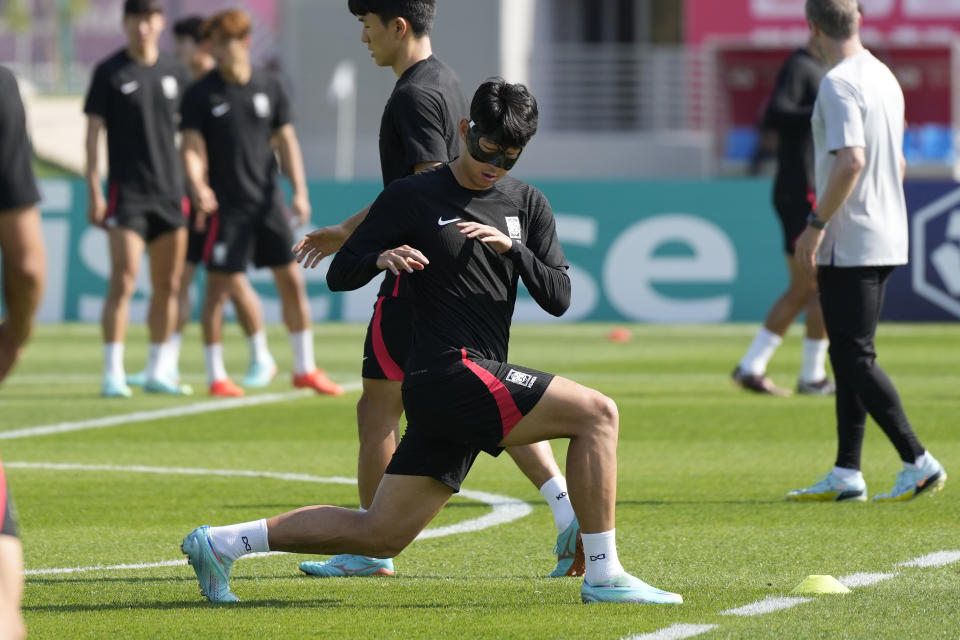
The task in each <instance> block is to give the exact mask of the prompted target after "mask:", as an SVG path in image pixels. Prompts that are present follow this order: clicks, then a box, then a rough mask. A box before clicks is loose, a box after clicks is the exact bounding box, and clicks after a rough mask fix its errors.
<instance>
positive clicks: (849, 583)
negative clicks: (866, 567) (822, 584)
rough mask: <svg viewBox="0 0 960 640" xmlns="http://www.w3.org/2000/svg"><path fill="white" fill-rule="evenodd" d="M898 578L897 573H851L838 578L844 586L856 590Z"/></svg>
mask: <svg viewBox="0 0 960 640" xmlns="http://www.w3.org/2000/svg"><path fill="white" fill-rule="evenodd" d="M896 577H897V574H896V573H851V574H850V575H848V576H842V577H840V578H838V580H839V582H840V584H842V585H843V586H845V587H848V588H850V589H854V588H856V587H868V586H870V585H872V584H877V583H878V582H883V581H884V580H889V579H890V578H896Z"/></svg>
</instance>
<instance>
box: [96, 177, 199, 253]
mask: <svg viewBox="0 0 960 640" xmlns="http://www.w3.org/2000/svg"><path fill="white" fill-rule="evenodd" d="M188 202H189V201H188V200H187V199H186V198H184V199H183V200H182V201H175V200H164V199H159V198H157V199H142V200H141V199H136V198H127V197H124V196H122V195H120V190H119V189H117V188H116V186H115V185H111V186H110V198H109V200H108V202H107V215H106V220H105V222H106V225H107V228H113V227H120V228H123V229H129V230H130V231H133V232H134V233H136V234H137V235H138V236H140V237H141V238H143V240H144V242H146V243H147V244H150V243H151V242H153V241H154V240H156V239H157V238H159V237H160V236H162V235H164V234H166V233H170V232H171V231H176V230H177V229H181V228H183V227H185V226H186V225H187V216H188V215H189V213H190V209H189V205H188Z"/></svg>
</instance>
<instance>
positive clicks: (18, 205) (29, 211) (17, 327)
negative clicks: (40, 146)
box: [0, 67, 45, 383]
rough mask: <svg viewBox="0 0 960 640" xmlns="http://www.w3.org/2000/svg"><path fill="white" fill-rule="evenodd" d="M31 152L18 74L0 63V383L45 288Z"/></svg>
mask: <svg viewBox="0 0 960 640" xmlns="http://www.w3.org/2000/svg"><path fill="white" fill-rule="evenodd" d="M31 157H32V150H31V148H30V141H29V139H28V138H27V124H26V116H25V114H24V111H23V102H22V101H21V100H20V89H19V87H18V86H17V80H16V78H15V77H14V76H13V74H12V73H10V71H9V70H8V69H7V68H6V67H0V255H2V256H3V303H4V304H3V308H4V309H5V311H6V317H5V318H3V319H2V322H0V383H2V382H3V379H4V378H5V377H6V376H7V374H8V373H9V372H10V370H11V369H12V368H13V365H14V364H15V363H16V361H17V359H18V358H19V356H20V352H21V350H22V348H23V345H24V344H26V342H27V338H29V337H30V332H31V331H32V330H33V314H34V313H35V312H36V310H37V306H38V305H39V304H40V295H41V293H42V290H43V276H44V265H45V262H44V249H43V229H42V226H41V223H40V211H39V210H38V209H37V203H38V202H39V201H40V193H39V192H38V191H37V182H36V180H35V179H34V175H33V167H32V165H31Z"/></svg>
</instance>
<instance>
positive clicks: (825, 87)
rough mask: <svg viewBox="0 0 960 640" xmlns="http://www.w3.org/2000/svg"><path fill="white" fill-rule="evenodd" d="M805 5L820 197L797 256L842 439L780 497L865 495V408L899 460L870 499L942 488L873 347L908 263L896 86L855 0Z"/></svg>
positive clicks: (942, 475) (816, 0)
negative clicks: (825, 347) (813, 64)
mask: <svg viewBox="0 0 960 640" xmlns="http://www.w3.org/2000/svg"><path fill="white" fill-rule="evenodd" d="M806 14H807V23H808V24H809V26H810V33H811V36H812V42H813V46H814V47H815V48H816V49H817V51H818V53H819V54H820V56H821V57H822V58H823V60H825V61H826V63H827V66H828V67H830V71H828V72H827V75H826V76H825V77H824V79H823V81H822V83H821V84H820V91H819V94H818V96H817V102H816V104H815V105H814V109H813V118H812V119H811V125H812V130H813V143H814V152H815V157H816V181H817V208H816V210H815V211H813V213H811V214H810V218H809V220H808V225H807V228H806V230H804V232H803V234H801V236H800V238H799V239H798V240H797V244H796V258H797V261H798V262H799V263H800V264H801V265H803V266H804V268H805V269H807V270H808V271H809V272H810V273H811V274H813V273H816V274H817V282H818V285H819V288H820V302H821V306H822V308H823V317H824V323H825V324H826V328H827V334H828V336H829V338H830V362H831V364H832V365H833V371H834V374H835V375H836V383H837V392H836V403H837V411H836V414H837V437H838V447H837V460H836V463H835V466H834V468H833V469H832V470H831V471H830V472H829V473H828V474H827V475H826V476H825V477H824V478H823V479H821V480H820V481H819V482H817V483H816V484H814V485H813V486H812V487H809V488H806V489H797V490H796V491H791V492H790V493H789V494H787V499H788V500H796V501H800V500H834V501H843V500H858V501H863V500H866V498H867V486H866V483H865V482H864V480H863V475H862V474H861V473H860V452H861V449H862V446H863V435H864V425H865V422H866V417H867V414H868V413H869V414H870V416H871V417H873V419H874V420H875V421H876V422H877V424H878V425H880V428H881V429H883V431H884V433H885V434H886V435H887V437H888V438H889V439H890V441H891V443H893V446H894V447H895V448H896V449H897V452H898V453H899V454H900V459H901V460H902V461H903V471H901V472H899V473H898V474H897V480H896V483H895V485H894V487H893V489H892V490H891V491H890V492H889V493H885V494H880V495H877V496H874V500H878V501H881V502H892V501H901V500H909V499H910V498H913V497H915V496H917V495H919V494H920V493H921V492H925V493H934V492H936V491H937V490H939V489H941V488H942V487H943V485H944V483H945V482H946V479H947V474H946V471H944V469H943V466H942V465H941V464H940V463H939V462H938V461H937V460H936V459H935V458H934V457H933V456H932V455H931V454H930V453H929V452H927V451H926V450H925V449H924V447H923V446H922V445H921V444H920V442H919V440H918V439H917V436H916V434H914V432H913V429H912V428H911V427H910V422H909V421H908V420H907V416H906V415H905V414H904V411H903V407H902V406H901V404H900V397H899V395H898V394H897V390H896V389H895V388H894V386H893V383H892V382H891V381H890V379H889V378H888V377H887V374H886V373H885V372H884V371H883V369H882V368H881V367H880V365H879V364H877V362H876V357H877V354H876V350H875V348H874V335H875V333H876V330H877V321H878V319H879V316H880V310H881V308H882V307H883V296H884V289H885V287H886V282H887V279H888V278H889V277H890V274H891V273H892V271H893V269H894V267H895V266H897V265H902V264H906V263H907V209H906V203H905V200H904V195H903V174H904V170H905V167H906V164H905V161H904V158H903V152H902V147H903V126H904V103H903V92H902V91H901V89H900V85H899V84H898V83H897V80H896V78H895V77H894V76H893V73H891V71H890V69H888V68H887V66H886V65H884V64H883V63H882V62H880V61H879V60H877V59H876V58H875V57H874V56H873V55H872V54H871V53H870V52H869V51H867V50H866V49H865V48H864V47H863V44H862V43H861V42H860V35H859V23H860V13H859V10H858V8H857V0H807V2H806Z"/></svg>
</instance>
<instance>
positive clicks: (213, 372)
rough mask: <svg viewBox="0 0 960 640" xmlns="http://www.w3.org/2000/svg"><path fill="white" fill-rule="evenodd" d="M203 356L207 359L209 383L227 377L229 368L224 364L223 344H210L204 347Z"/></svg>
mask: <svg viewBox="0 0 960 640" xmlns="http://www.w3.org/2000/svg"><path fill="white" fill-rule="evenodd" d="M203 356H204V358H205V359H206V361H207V384H213V383H214V382H216V381H217V380H224V379H226V377H227V368H226V367H225V366H224V364H223V345H222V344H220V343H216V344H208V345H207V346H205V347H204V348H203Z"/></svg>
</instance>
